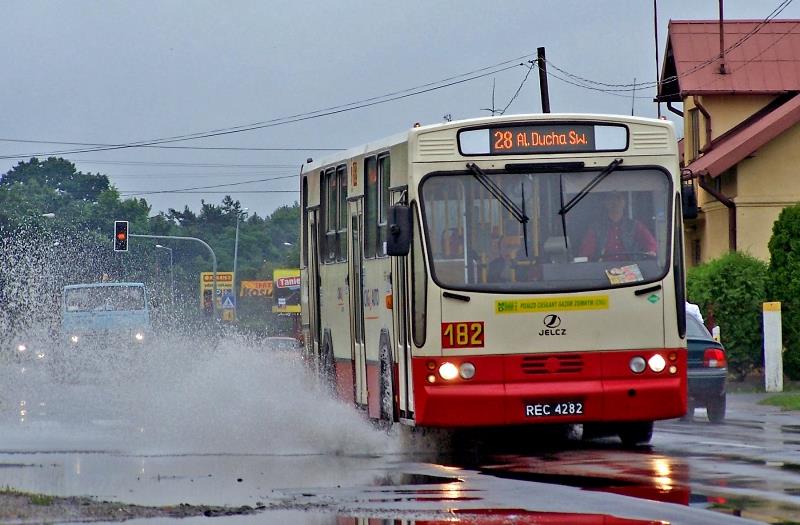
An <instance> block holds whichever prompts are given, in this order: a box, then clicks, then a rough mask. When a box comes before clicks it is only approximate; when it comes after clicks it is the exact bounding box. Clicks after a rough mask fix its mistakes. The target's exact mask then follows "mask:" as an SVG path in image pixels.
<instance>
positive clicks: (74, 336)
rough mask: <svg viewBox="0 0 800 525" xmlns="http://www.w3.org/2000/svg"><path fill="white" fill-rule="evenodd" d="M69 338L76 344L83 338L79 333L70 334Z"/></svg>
mask: <svg viewBox="0 0 800 525" xmlns="http://www.w3.org/2000/svg"><path fill="white" fill-rule="evenodd" d="M69 340H70V341H72V342H73V343H74V344H78V341H80V340H81V339H80V337H78V336H77V335H72V336H70V338H69Z"/></svg>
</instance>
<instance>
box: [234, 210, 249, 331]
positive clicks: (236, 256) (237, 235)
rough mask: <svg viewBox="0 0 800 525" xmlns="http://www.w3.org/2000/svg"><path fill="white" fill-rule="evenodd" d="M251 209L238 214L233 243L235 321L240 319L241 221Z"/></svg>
mask: <svg viewBox="0 0 800 525" xmlns="http://www.w3.org/2000/svg"><path fill="white" fill-rule="evenodd" d="M248 209H249V208H242V211H237V212H236V240H235V241H233V298H234V302H233V305H234V306H235V308H234V310H233V312H234V320H236V319H237V318H238V313H239V312H238V310H239V304H238V303H239V301H238V300H236V297H237V296H238V295H239V293H238V289H237V283H238V282H239V276H238V275H236V262H237V259H238V258H239V220H240V219H241V218H242V215H245V214H246V213H247V210H248Z"/></svg>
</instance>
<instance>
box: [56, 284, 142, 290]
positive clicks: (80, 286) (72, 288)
mask: <svg viewBox="0 0 800 525" xmlns="http://www.w3.org/2000/svg"><path fill="white" fill-rule="evenodd" d="M107 286H137V287H141V288H144V283H85V284H69V285H67V286H65V287H64V289H65V290H74V289H76V288H101V287H107Z"/></svg>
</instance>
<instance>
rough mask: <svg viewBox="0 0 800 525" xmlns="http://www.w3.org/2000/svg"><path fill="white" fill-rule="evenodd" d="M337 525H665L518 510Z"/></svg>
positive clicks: (351, 521)
mask: <svg viewBox="0 0 800 525" xmlns="http://www.w3.org/2000/svg"><path fill="white" fill-rule="evenodd" d="M335 523H336V525H447V524H452V523H469V524H471V525H505V524H529V525H534V524H535V525H667V523H668V522H665V521H644V520H636V519H628V518H618V517H616V516H609V515H607V514H577V513H561V512H530V511H526V510H521V509H486V510H469V511H463V512H461V511H455V512H453V513H451V514H450V515H449V516H446V517H443V518H434V519H430V518H423V519H411V520H408V519H382V518H352V517H337V518H336V521H335Z"/></svg>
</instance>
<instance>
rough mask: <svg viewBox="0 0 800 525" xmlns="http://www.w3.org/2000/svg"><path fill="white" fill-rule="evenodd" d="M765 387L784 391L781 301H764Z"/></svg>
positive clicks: (770, 390) (774, 390)
mask: <svg viewBox="0 0 800 525" xmlns="http://www.w3.org/2000/svg"><path fill="white" fill-rule="evenodd" d="M763 308H764V310H763V313H764V389H765V390H766V391H767V392H783V355H782V352H783V338H782V335H781V303H764V306H763Z"/></svg>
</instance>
